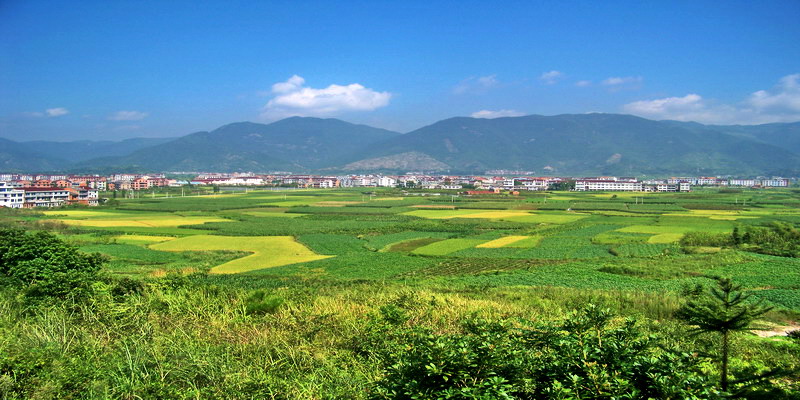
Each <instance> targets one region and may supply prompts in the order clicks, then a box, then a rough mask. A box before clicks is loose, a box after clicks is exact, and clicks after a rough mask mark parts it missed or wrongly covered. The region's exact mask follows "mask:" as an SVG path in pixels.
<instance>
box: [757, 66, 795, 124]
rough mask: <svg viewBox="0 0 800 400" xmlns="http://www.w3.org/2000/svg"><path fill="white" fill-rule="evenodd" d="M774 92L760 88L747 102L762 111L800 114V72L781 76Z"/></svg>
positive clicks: (779, 113)
mask: <svg viewBox="0 0 800 400" xmlns="http://www.w3.org/2000/svg"><path fill="white" fill-rule="evenodd" d="M776 89H777V90H774V91H773V92H772V93H770V92H768V91H766V90H759V91H757V92H755V93H753V94H751V95H750V98H748V99H747V103H748V104H749V105H750V106H752V107H753V109H754V110H756V111H758V112H760V113H771V114H778V115H781V114H789V115H795V116H796V115H797V114H800V74H794V75H787V76H784V77H783V78H781V80H780V82H779V83H778V85H777V86H776Z"/></svg>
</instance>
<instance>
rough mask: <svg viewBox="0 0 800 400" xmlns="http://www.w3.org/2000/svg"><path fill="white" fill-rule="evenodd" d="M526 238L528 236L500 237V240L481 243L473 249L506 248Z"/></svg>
mask: <svg viewBox="0 0 800 400" xmlns="http://www.w3.org/2000/svg"><path fill="white" fill-rule="evenodd" d="M528 238H530V236H506V237H502V238H500V239H495V240H492V241H490V242H486V243H481V244H479V245H477V246H475V247H478V248H481V247H485V248H490V249H496V248H500V247H508V246H511V245H513V244H514V243H516V242H519V241H521V240H525V239H528Z"/></svg>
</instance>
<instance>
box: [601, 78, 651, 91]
mask: <svg viewBox="0 0 800 400" xmlns="http://www.w3.org/2000/svg"><path fill="white" fill-rule="evenodd" d="M642 82H644V78H642V77H641V76H623V77H620V76H612V77H611V78H606V79H604V80H603V81H602V82H600V83H601V84H602V85H604V86H608V88H609V90H610V91H612V92H616V91H620V90H623V89H627V90H636V89H639V88H641V87H642Z"/></svg>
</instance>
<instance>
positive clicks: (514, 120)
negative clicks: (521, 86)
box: [350, 114, 800, 175]
mask: <svg viewBox="0 0 800 400" xmlns="http://www.w3.org/2000/svg"><path fill="white" fill-rule="evenodd" d="M411 151H416V152H421V153H424V154H427V155H429V156H431V157H432V158H434V159H436V160H437V161H439V162H442V163H445V164H448V165H450V166H451V167H452V170H453V171H463V172H468V171H469V172H471V171H476V172H477V171H483V170H485V169H488V168H503V169H526V170H533V171H536V172H537V173H560V174H625V175H629V174H630V175H639V174H650V175H662V174H742V175H748V174H772V173H776V174H788V173H791V172H793V171H795V172H794V173H796V172H797V171H800V157H798V156H797V155H795V154H794V153H792V152H790V151H787V150H784V149H781V148H778V147H776V146H772V145H769V144H765V143H760V142H757V141H755V140H752V139H748V138H742V137H734V136H731V135H728V134H725V133H721V132H717V131H714V130H712V129H687V128H684V127H681V126H676V125H675V124H672V123H666V122H657V121H651V120H647V119H643V118H639V117H634V116H630V115H617V114H580V115H557V116H550V117H546V116H538V115H531V116H525V117H509V118H496V119H476V118H465V117H459V118H451V119H447V120H444V121H440V122H437V123H434V124H432V125H429V126H426V127H423V128H420V129H418V130H416V131H413V132H410V133H408V134H405V135H402V136H399V137H395V138H392V139H389V140H387V141H386V142H383V143H379V144H376V145H373V146H370V147H368V148H367V149H366V150H365V151H363V152H362V153H360V154H358V155H357V156H356V157H355V158H354V159H353V160H350V162H351V163H352V162H357V161H359V160H364V159H369V158H376V157H384V156H390V155H394V154H400V153H406V152H411Z"/></svg>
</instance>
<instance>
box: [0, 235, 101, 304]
mask: <svg viewBox="0 0 800 400" xmlns="http://www.w3.org/2000/svg"><path fill="white" fill-rule="evenodd" d="M104 261H105V258H104V257H103V256H102V255H100V254H98V253H95V254H85V253H82V252H80V251H78V249H77V247H74V246H70V245H68V244H66V243H64V242H63V241H62V240H60V239H58V238H57V237H56V236H55V235H53V234H50V233H47V232H36V233H26V232H25V231H23V230H19V229H4V230H0V277H2V282H4V283H5V284H7V285H10V286H13V287H16V288H19V289H22V290H23V291H24V292H25V294H26V295H27V296H30V297H42V296H52V297H59V298H67V297H73V298H76V297H82V296H85V295H87V294H88V293H89V292H90V291H91V285H92V283H94V282H95V281H97V280H98V273H99V271H100V268H101V267H102V265H103V262H104Z"/></svg>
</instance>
